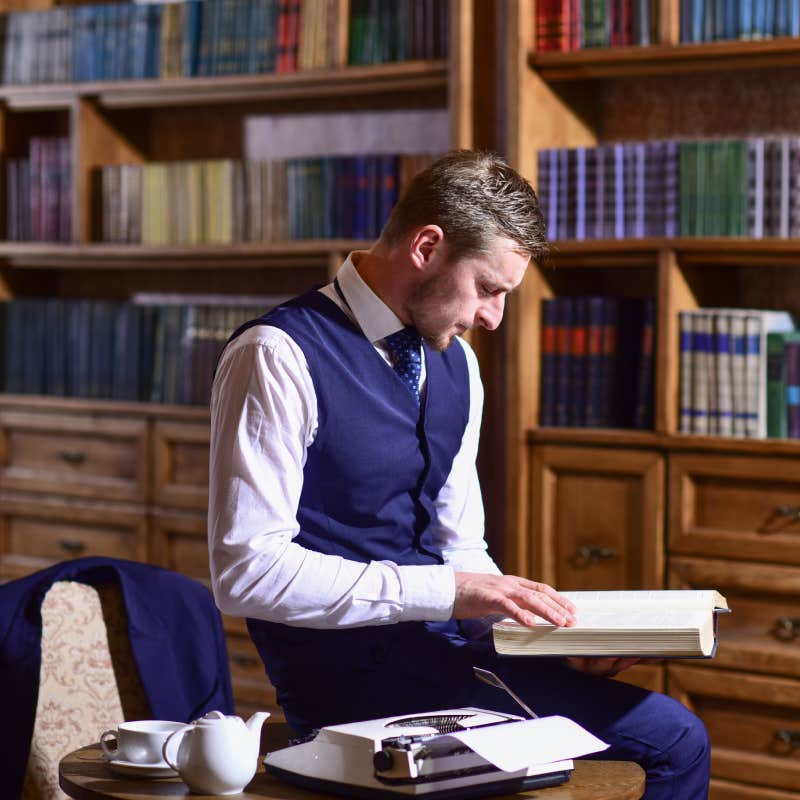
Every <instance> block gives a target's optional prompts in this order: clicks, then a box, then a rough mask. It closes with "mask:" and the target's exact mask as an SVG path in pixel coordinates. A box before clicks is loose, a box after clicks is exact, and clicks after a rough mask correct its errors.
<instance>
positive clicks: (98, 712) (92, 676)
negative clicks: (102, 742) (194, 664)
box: [22, 581, 150, 800]
mask: <svg viewBox="0 0 800 800" xmlns="http://www.w3.org/2000/svg"><path fill="white" fill-rule="evenodd" d="M148 716H150V711H149V708H148V705H147V701H146V699H145V696H144V691H143V689H142V685H141V682H140V681H139V676H138V674H137V672H136V668H135V666H134V663H133V657H132V653H131V648H130V643H129V641H128V631H127V618H126V615H125V611H124V607H123V604H122V596H121V593H120V591H119V588H118V587H117V586H114V585H107V586H99V587H97V588H93V587H92V586H88V585H86V584H82V583H75V582H72V581H58V582H56V583H54V584H53V586H52V588H51V589H50V591H48V592H47V594H46V595H45V599H44V603H43V605H42V662H41V670H40V685H39V699H38V703H37V707H36V720H35V724H34V732H33V740H32V742H31V753H30V757H29V760H28V766H27V771H26V774H25V785H24V788H23V795H22V797H23V800H56V798H57V799H58V800H61V798H66V795H65V794H64V793H63V792H62V791H61V790H60V789H59V787H58V762H59V760H60V759H61V757H62V756H64V755H65V754H66V753H69V752H71V751H72V750H76V749H77V748H78V747H82V746H83V745H85V744H86V741H87V732H91V734H93V735H94V737H95V738H96V739H97V738H99V737H100V734H101V733H102V732H103V731H104V730H108V729H109V728H114V727H116V726H117V724H119V723H120V722H122V721H123V720H124V719H141V718H145V717H148Z"/></svg>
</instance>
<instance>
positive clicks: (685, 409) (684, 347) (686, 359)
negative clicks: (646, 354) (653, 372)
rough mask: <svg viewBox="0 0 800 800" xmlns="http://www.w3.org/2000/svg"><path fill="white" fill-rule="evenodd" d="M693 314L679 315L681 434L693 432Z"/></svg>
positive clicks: (687, 312)
mask: <svg viewBox="0 0 800 800" xmlns="http://www.w3.org/2000/svg"><path fill="white" fill-rule="evenodd" d="M693 316H694V315H693V313H692V312H690V311H681V312H679V314H678V328H679V331H680V415H679V416H680V432H681V433H691V432H692V408H693V405H692V398H693V397H694V388H693V386H692V376H693V374H694V364H693V359H694V350H693V347H692V343H693V323H692V320H693Z"/></svg>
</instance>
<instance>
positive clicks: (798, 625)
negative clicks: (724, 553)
mask: <svg viewBox="0 0 800 800" xmlns="http://www.w3.org/2000/svg"><path fill="white" fill-rule="evenodd" d="M669 585H670V587H671V588H673V589H706V588H708V587H709V586H713V587H714V588H716V589H719V591H721V592H722V594H724V595H725V597H726V598H727V600H728V605H729V607H730V608H731V610H732V611H733V613H732V614H721V615H720V617H719V647H718V648H717V655H716V658H715V659H714V660H713V661H712V662H710V665H712V666H717V667H733V668H736V669H746V670H751V671H753V672H766V673H771V674H776V675H789V676H796V675H800V568H798V567H780V566H777V565H772V564H743V563H741V562H735V561H720V560H717V559H706V558H679V557H673V558H671V559H670V563H669Z"/></svg>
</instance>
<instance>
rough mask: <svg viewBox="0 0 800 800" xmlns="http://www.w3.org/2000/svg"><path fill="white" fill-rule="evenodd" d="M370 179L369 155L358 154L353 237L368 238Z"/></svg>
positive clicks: (355, 157)
mask: <svg viewBox="0 0 800 800" xmlns="http://www.w3.org/2000/svg"><path fill="white" fill-rule="evenodd" d="M368 181H369V179H368V175H367V156H363V155H357V156H354V157H353V183H354V200H355V203H354V214H353V238H355V239H367V238H368V233H367V230H368V228H367V226H368V224H369V220H368V217H367V214H368V192H369V182H368Z"/></svg>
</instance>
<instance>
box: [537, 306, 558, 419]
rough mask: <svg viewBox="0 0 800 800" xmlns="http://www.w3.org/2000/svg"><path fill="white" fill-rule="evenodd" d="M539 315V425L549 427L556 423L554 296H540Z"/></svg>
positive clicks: (556, 314)
mask: <svg viewBox="0 0 800 800" xmlns="http://www.w3.org/2000/svg"><path fill="white" fill-rule="evenodd" d="M541 315H542V316H541V340H540V357H539V358H540V360H539V425H541V426H543V427H549V426H552V425H555V424H556V327H557V325H558V309H557V303H556V298H553V297H545V298H542V302H541Z"/></svg>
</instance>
